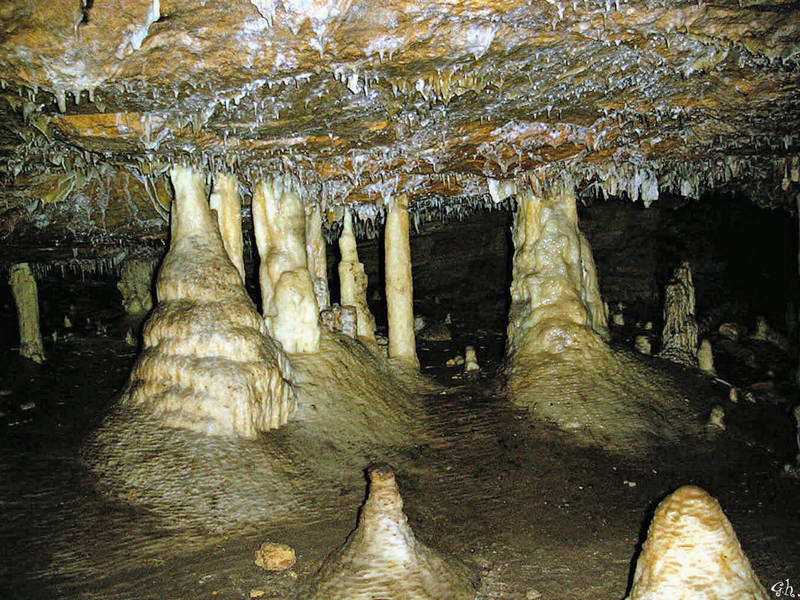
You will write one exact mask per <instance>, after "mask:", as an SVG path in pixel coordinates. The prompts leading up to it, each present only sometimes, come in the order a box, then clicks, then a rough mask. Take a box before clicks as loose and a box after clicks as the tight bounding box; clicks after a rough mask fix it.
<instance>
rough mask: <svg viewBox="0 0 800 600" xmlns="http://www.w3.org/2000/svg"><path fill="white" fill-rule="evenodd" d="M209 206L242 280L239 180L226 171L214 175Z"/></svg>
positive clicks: (242, 248)
mask: <svg viewBox="0 0 800 600" xmlns="http://www.w3.org/2000/svg"><path fill="white" fill-rule="evenodd" d="M208 203H209V206H210V207H211V209H212V210H215V211H216V212H217V221H218V222H219V232H220V235H221V236H222V243H223V244H224V245H225V252H227V253H228V258H230V259H231V262H232V263H233V266H235V267H236V270H237V271H239V275H241V277H242V281H244V242H243V240H242V199H241V197H240V196H239V180H238V179H237V178H236V177H235V176H233V175H228V174H226V173H216V174H215V175H214V186H213V188H212V190H211V197H210V198H209V201H208Z"/></svg>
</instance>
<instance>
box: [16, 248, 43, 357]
mask: <svg viewBox="0 0 800 600" xmlns="http://www.w3.org/2000/svg"><path fill="white" fill-rule="evenodd" d="M8 282H9V284H10V285H11V294H12V295H13V296H14V303H15V304H16V305H17V323H18V325H19V353H20V355H22V356H24V357H25V358H29V359H31V360H32V361H33V362H36V363H39V364H41V363H43V362H44V361H45V356H44V342H43V341H42V331H41V329H40V328H39V293H38V291H37V286H36V279H35V278H34V276H33V272H32V271H31V267H30V265H29V264H28V263H17V264H15V265H14V266H12V267H11V268H10V269H9V272H8Z"/></svg>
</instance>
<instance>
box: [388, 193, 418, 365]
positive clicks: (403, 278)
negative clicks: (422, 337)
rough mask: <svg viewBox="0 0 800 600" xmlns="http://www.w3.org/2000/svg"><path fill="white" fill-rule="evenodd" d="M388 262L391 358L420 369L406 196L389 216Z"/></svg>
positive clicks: (398, 198) (395, 203)
mask: <svg viewBox="0 0 800 600" xmlns="http://www.w3.org/2000/svg"><path fill="white" fill-rule="evenodd" d="M385 261H386V264H385V277H386V313H387V320H388V321H389V358H397V359H400V360H402V361H404V362H406V363H408V364H410V365H412V366H414V367H419V360H418V359H417V345H416V340H415V339H414V288H413V285H412V282H411V245H410V243H409V238H408V196H406V195H399V196H396V197H395V198H393V199H392V203H391V206H390V207H389V211H388V214H387V215H386V236H385Z"/></svg>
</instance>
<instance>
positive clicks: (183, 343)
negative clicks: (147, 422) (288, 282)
mask: <svg viewBox="0 0 800 600" xmlns="http://www.w3.org/2000/svg"><path fill="white" fill-rule="evenodd" d="M170 175H171V177H172V184H173V187H174V188H175V201H174V202H173V204H172V222H171V240H170V248H169V252H168V253H167V255H166V257H165V258H164V261H163V263H162V265H161V269H160V271H159V275H158V282H157V286H156V291H157V294H158V306H157V307H156V309H155V311H153V314H152V315H151V317H150V320H149V321H148V322H147V324H146V325H145V329H144V349H143V351H142V354H141V355H140V357H139V360H138V361H137V363H136V365H135V366H134V368H133V371H132V373H131V376H130V380H129V383H128V386H127V388H126V390H125V392H124V394H123V398H122V402H123V404H130V405H134V406H137V407H143V408H145V409H147V410H148V411H149V412H150V413H151V414H153V415H155V416H156V417H157V418H158V420H159V421H160V422H161V423H162V424H164V425H167V426H169V427H176V428H182V429H189V430H192V431H196V432H199V433H204V434H209V435H231V434H234V435H238V436H241V437H246V438H254V437H256V435H257V434H258V433H259V432H262V431H267V430H269V429H273V428H276V427H280V426H281V425H283V424H284V423H286V422H287V421H288V420H289V418H290V417H291V416H292V414H293V413H294V411H295V406H296V399H295V392H294V389H293V388H292V386H291V384H290V383H289V381H288V379H289V378H290V377H291V370H290V366H289V363H288V361H287V360H286V358H285V356H284V355H283V353H282V352H281V350H280V348H278V347H277V345H276V344H274V342H273V341H272V340H271V339H270V338H269V337H268V336H267V335H266V334H267V331H266V327H265V325H264V321H263V319H262V318H261V317H260V316H259V315H258V313H257V312H256V310H255V306H254V305H253V303H252V301H251V300H250V298H249V297H248V296H247V292H246V291H245V289H244V285H243V284H242V280H241V277H240V273H239V272H238V271H237V270H236V268H235V267H234V266H233V264H232V263H231V261H230V260H229V259H228V256H227V255H226V253H225V248H224V246H223V242H222V238H221V237H220V234H219V231H218V229H217V223H216V222H215V221H214V219H213V217H212V214H211V212H210V211H209V207H208V204H207V203H206V194H205V187H204V183H203V175H202V174H201V173H199V172H198V171H195V170H192V169H189V168H186V167H174V168H173V169H172V171H171V173H170Z"/></svg>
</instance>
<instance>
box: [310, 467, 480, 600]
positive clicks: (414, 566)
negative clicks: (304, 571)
mask: <svg viewBox="0 0 800 600" xmlns="http://www.w3.org/2000/svg"><path fill="white" fill-rule="evenodd" d="M369 480H370V484H369V496H368V497H367V500H366V502H365V503H364V507H363V508H362V509H361V513H360V514H359V518H358V528H357V529H356V530H355V531H354V532H353V533H352V534H351V535H350V537H349V538H348V540H347V543H346V544H345V545H344V546H343V547H342V548H341V549H340V550H338V551H337V552H335V553H334V554H332V555H331V556H330V558H328V560H327V561H326V563H325V564H324V565H323V566H322V568H321V569H320V572H319V574H318V575H317V577H316V578H315V579H316V580H315V581H314V582H312V585H311V590H310V593H309V594H308V596H307V597H308V598H309V599H310V600H371V599H373V598H408V599H412V598H413V599H414V600H469V599H470V598H473V597H474V596H475V593H476V589H475V587H476V586H475V583H474V580H475V578H474V576H473V575H472V574H471V573H470V571H469V569H468V568H467V567H466V566H465V565H463V564H461V563H459V562H457V561H455V560H452V559H447V558H445V557H444V556H442V555H441V554H439V553H438V552H437V551H436V550H433V549H432V548H429V547H427V546H426V545H425V544H423V543H422V542H420V541H418V540H417V539H416V538H415V537H414V532H413V531H412V530H411V527H409V525H408V520H407V519H406V516H405V515H404V514H403V499H402V498H401V497H400V492H399V491H398V489H397V482H396V481H395V477H394V473H392V471H391V470H390V469H389V468H388V467H386V466H383V465H381V466H376V467H373V468H371V469H370V471H369Z"/></svg>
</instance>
